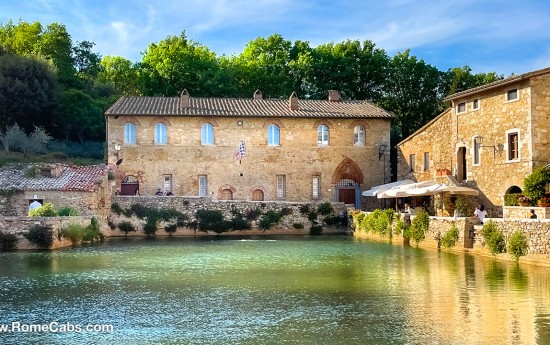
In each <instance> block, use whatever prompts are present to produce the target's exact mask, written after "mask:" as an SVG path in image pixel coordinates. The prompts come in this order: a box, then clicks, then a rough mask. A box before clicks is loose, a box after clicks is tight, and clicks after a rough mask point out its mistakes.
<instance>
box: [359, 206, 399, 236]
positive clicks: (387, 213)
mask: <svg viewBox="0 0 550 345" xmlns="http://www.w3.org/2000/svg"><path fill="white" fill-rule="evenodd" d="M394 213H395V212H394V211H393V210H392V209H386V210H384V211H382V210H381V209H376V210H374V211H372V212H371V213H369V214H368V215H366V216H365V217H363V218H362V220H361V223H360V229H361V230H363V231H366V232H372V233H375V234H380V235H388V236H390V237H391V224H392V222H393V217H394Z"/></svg>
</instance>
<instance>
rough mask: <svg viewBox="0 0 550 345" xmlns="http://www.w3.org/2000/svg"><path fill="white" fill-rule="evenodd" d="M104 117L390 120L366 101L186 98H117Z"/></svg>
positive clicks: (388, 115) (386, 113) (390, 115)
mask: <svg viewBox="0 0 550 345" xmlns="http://www.w3.org/2000/svg"><path fill="white" fill-rule="evenodd" d="M105 114H106V115H131V116H139V115H161V116H162V115H164V116H238V117H246V116H250V117H252V116H262V117H312V118H327V117H328V118H331V117H338V118H391V117H392V114H391V113H389V112H388V111H386V110H384V109H382V108H380V107H377V106H376V105H374V104H372V103H370V102H367V101H340V102H329V101H327V100H303V99H301V100H298V110H290V109H289V102H288V100H286V99H246V98H202V97H190V98H189V107H188V108H181V107H180V97H121V98H119V99H118V100H117V101H116V102H115V104H113V105H112V106H111V107H110V108H109V109H107V111H106V112H105Z"/></svg>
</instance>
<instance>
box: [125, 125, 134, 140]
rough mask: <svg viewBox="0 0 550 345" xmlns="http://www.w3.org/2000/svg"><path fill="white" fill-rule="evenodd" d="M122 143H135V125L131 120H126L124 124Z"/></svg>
mask: <svg viewBox="0 0 550 345" xmlns="http://www.w3.org/2000/svg"><path fill="white" fill-rule="evenodd" d="M124 143H125V144H135V143H136V125H134V124H133V123H131V122H127V123H126V124H125V125H124Z"/></svg>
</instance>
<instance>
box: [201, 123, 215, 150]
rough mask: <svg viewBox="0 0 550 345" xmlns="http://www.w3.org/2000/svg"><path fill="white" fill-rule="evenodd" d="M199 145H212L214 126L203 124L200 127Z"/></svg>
mask: <svg viewBox="0 0 550 345" xmlns="http://www.w3.org/2000/svg"><path fill="white" fill-rule="evenodd" d="M201 144H202V145H214V126H212V124H211V123H203V124H202V126H201Z"/></svg>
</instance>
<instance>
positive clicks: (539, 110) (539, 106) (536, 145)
mask: <svg viewBox="0 0 550 345" xmlns="http://www.w3.org/2000/svg"><path fill="white" fill-rule="evenodd" d="M530 83H531V116H532V118H531V121H532V122H531V131H532V135H531V139H532V141H531V145H532V151H533V160H534V161H537V162H539V163H540V164H545V163H546V164H548V163H550V152H549V150H550V74H543V75H539V76H536V77H533V78H531V80H530Z"/></svg>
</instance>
